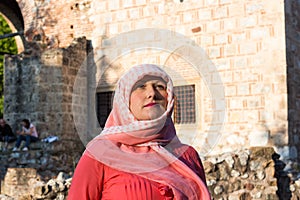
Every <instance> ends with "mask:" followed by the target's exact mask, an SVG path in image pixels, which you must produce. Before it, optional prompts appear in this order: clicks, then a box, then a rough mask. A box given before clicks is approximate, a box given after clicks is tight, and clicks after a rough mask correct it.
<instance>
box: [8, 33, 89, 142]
mask: <svg viewBox="0 0 300 200" xmlns="http://www.w3.org/2000/svg"><path fill="white" fill-rule="evenodd" d="M37 45H40V44H37ZM86 45H87V43H86V40H85V39H84V38H80V39H78V40H75V41H74V42H73V43H72V44H71V45H70V46H69V47H68V48H66V49H49V50H45V51H40V50H37V51H35V50H34V52H37V53H36V56H32V54H33V52H30V55H27V52H24V53H22V54H20V55H18V56H11V57H7V59H6V60H5V66H6V67H5V74H6V76H5V89H4V96H5V100H4V105H5V108H4V111H5V118H6V119H7V121H8V123H9V124H11V125H13V129H14V131H16V129H20V128H21V127H18V126H17V125H18V124H19V122H20V120H22V119H23V118H29V119H30V120H31V121H32V123H34V124H35V125H36V127H37V130H38V132H39V133H40V137H41V138H44V137H47V136H49V135H56V136H59V137H60V139H62V140H66V141H69V142H70V143H78V142H79V137H78V135H77V132H76V127H75V124H74V122H73V111H72V95H73V85H74V82H75V79H76V75H77V71H78V70H79V68H80V67H81V66H82V64H83V63H84V62H86V60H85V58H86V54H87V52H86V49H87V46H86ZM31 50H32V49H31ZM34 54H35V53H34ZM82 84H83V85H85V84H84V82H82ZM85 96H86V95H85ZM83 115H85V113H83ZM84 118H85V117H82V119H84ZM82 123H85V121H83V122H82ZM71 146H72V144H71Z"/></svg>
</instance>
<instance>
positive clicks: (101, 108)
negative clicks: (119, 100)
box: [96, 91, 113, 128]
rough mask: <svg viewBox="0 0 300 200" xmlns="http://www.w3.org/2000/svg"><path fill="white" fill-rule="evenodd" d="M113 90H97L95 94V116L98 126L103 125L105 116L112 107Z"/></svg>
mask: <svg viewBox="0 0 300 200" xmlns="http://www.w3.org/2000/svg"><path fill="white" fill-rule="evenodd" d="M112 96H113V92H111V91H110V92H99V93H97V94H96V101H97V104H96V105H97V112H96V113H97V118H98V122H99V124H100V127H102V128H103V127H104V125H105V122H106V120H107V117H108V115H109V113H110V111H111V109H112Z"/></svg>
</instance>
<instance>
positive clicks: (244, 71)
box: [6, 0, 299, 160]
mask: <svg viewBox="0 0 300 200" xmlns="http://www.w3.org/2000/svg"><path fill="white" fill-rule="evenodd" d="M295 2H296V1H295ZM17 3H18V5H19V7H20V10H21V13H22V14H23V18H24V27H25V33H26V34H25V36H26V39H27V40H28V41H32V40H34V39H35V38H38V39H39V40H40V41H41V42H42V43H43V48H45V49H52V48H57V47H60V48H66V47H68V46H69V45H70V44H71V43H72V41H73V39H74V38H78V37H82V36H85V37H86V38H87V39H88V40H90V41H91V46H93V48H94V52H93V53H94V56H93V57H94V58H95V60H94V61H96V60H97V59H98V58H101V57H102V56H107V54H106V52H109V51H113V50H114V49H115V50H116V51H115V55H114V56H112V57H106V62H108V63H109V64H112V62H114V60H113V59H110V58H116V57H118V56H120V57H119V58H120V59H119V62H118V63H113V64H114V65H110V66H109V67H111V66H113V67H115V68H113V69H112V71H113V72H115V69H126V68H128V67H129V66H131V65H132V64H137V63H144V62H149V63H155V64H165V63H169V64H170V66H172V67H174V69H173V68H171V69H172V70H173V71H175V72H177V71H179V72H181V73H182V74H180V75H181V76H184V75H194V74H195V72H194V71H193V70H190V69H193V68H191V67H185V66H189V64H190V63H188V62H187V61H186V60H184V59H183V60H181V61H182V62H177V63H176V62H175V61H176V59H177V57H176V56H174V54H176V52H175V50H174V49H172V51H171V52H168V51H164V50H165V49H160V51H159V50H153V49H152V50H151V49H150V50H149V49H147V51H145V52H144V54H139V51H135V50H136V49H134V45H133V46H132V47H133V48H128V43H135V45H136V47H139V45H144V44H145V41H147V42H149V43H150V44H156V43H157V42H158V43H159V42H162V41H165V40H166V38H165V37H160V36H159V35H151V34H150V35H147V34H146V35H145V36H144V37H132V38H129V40H115V41H114V43H112V42H111V41H112V38H116V37H117V36H119V35H122V34H124V33H127V32H135V31H138V30H143V29H145V28H147V29H148V28H151V29H156V30H169V31H173V32H175V33H178V34H181V35H183V36H185V37H187V38H189V39H190V40H192V41H193V43H192V45H193V46H194V47H195V46H197V47H200V48H201V49H202V50H203V51H204V52H205V55H206V57H207V60H208V61H210V62H211V63H213V66H214V68H215V69H216V70H217V74H218V76H215V74H213V73H211V74H207V76H208V77H209V78H210V80H211V82H212V83H214V81H215V80H216V77H220V79H221V80H222V83H223V86H224V91H223V94H224V95H225V98H223V102H225V103H226V104H224V103H220V104H219V103H218V102H215V101H214V100H212V99H211V97H210V95H209V94H210V93H209V92H212V91H208V92H207V85H205V84H203V82H204V83H205V81H203V80H204V78H203V77H202V76H199V77H198V79H194V78H193V77H189V78H188V79H186V82H188V83H190V82H192V83H196V84H198V87H197V91H199V92H198V94H197V95H198V99H197V100H199V101H197V102H198V103H199V105H197V109H198V110H197V111H198V112H197V113H198V116H197V117H198V121H197V122H199V123H198V124H196V125H191V126H189V125H187V126H184V125H182V126H181V127H183V126H184V127H183V128H182V130H181V131H182V132H181V133H180V132H179V134H181V135H183V137H182V139H183V140H187V141H189V143H191V142H190V141H191V140H192V141H193V144H192V145H193V146H194V147H195V148H196V149H197V150H199V151H200V152H201V154H202V155H207V154H209V153H210V154H218V153H220V152H227V151H232V150H233V149H235V148H236V147H237V148H239V147H250V146H258V145H260V146H274V147H276V150H278V152H280V154H281V155H283V157H284V158H286V159H292V160H295V159H296V158H298V157H299V155H298V153H297V151H296V150H295V145H293V142H292V141H294V140H295V141H297V140H296V139H297V131H293V130H294V129H292V127H295V126H296V125H292V127H289V125H288V94H287V93H288V90H287V81H288V80H290V79H288V78H287V73H286V72H287V67H286V47H287V46H286V42H285V41H286V35H285V34H286V30H285V23H286V22H285V16H287V17H288V16H289V15H288V14H286V13H290V12H289V10H288V9H287V10H286V11H285V6H286V5H290V3H289V2H287V3H286V2H283V1H276V2H274V1H272V0H266V1H262V0H254V1H234V0H191V1H183V2H180V1H178V0H164V1H159V0H136V1H133V0H128V1H122V0H113V1H111V0H101V1H98V0H87V1H80V2H79V1H76V0H70V1H68V2H60V1H51V0H50V1H38V0H32V1H27V0H17ZM295 5H296V4H295ZM287 8H289V7H287ZM291 8H292V7H291ZM292 21H293V20H292ZM294 45H295V43H294ZM27 47H28V46H26V48H27ZM290 49H291V50H292V49H293V48H290ZM181 50H183V52H185V51H184V49H181ZM54 51H56V50H54ZM57 51H58V52H60V50H57ZM49 52H50V51H49ZM132 52H133V53H132ZM85 53H86V52H85ZM85 53H84V54H85ZM177 53H178V52H177ZM288 53H290V51H288ZM76 55H78V56H79V54H76ZM180 55H181V54H180V51H179V57H180ZM51 56H53V55H51ZM51 56H50V57H51ZM177 56H178V55H177ZM63 57H64V59H65V58H66V57H65V55H63ZM67 57H69V56H67ZM70 58H72V56H70ZM73 58H75V63H77V64H78V65H80V63H81V62H80V61H79V62H77V61H76V58H77V56H74V57H73ZM78 58H80V56H79V57H78ZM170 59H171V61H173V62H169V61H170ZM25 60H26V59H25ZM69 60H72V59H69ZM177 60H178V59H177ZM30 62H32V65H36V64H37V63H38V62H40V61H39V60H37V61H30ZM59 62H60V61H59ZM75 63H74V64H75ZM294 63H296V62H294ZM41 64H42V63H41ZM173 64H174V65H173ZM12 65H15V64H12ZM77 67H78V66H77ZM37 68H40V69H41V70H42V66H39V67H37ZM45 70H46V69H45ZM56 70H57V69H56ZM75 71H76V70H75ZM94 72H95V74H97V70H95V69H92V70H91V69H89V70H87V71H86V74H88V73H94ZM121 72H122V71H117V72H116V73H110V74H109V77H108V78H114V76H115V75H116V74H120V73H121ZM72 73H74V71H72ZM83 74H84V72H83ZM292 74H297V73H293V72H292ZM11 75H13V74H12V73H8V74H7V76H11ZM97 75H98V74H97ZM198 75H199V74H198ZM83 79H84V78H83ZM63 80H64V81H66V80H68V79H65V78H64V79H63ZM86 81H87V85H88V86H87V88H89V89H91V90H94V85H93V83H94V81H95V80H91V81H90V79H88V80H86ZM71 82H72V81H71ZM63 84H66V83H63ZM68 84H70V82H69V83H68ZM175 84H176V85H180V84H182V82H180V81H176V82H175ZM294 84H295V85H298V82H294ZM55 87H60V86H55ZM111 87H112V86H111ZM290 88H291V87H290ZM61 89H62V88H59V90H61ZM64 89H65V88H64ZM64 89H63V91H64V92H65V90H64ZM89 91H90V90H88V91H87V92H89ZM291 91H293V90H291ZM89 94H91V93H89ZM218 94H219V93H218V92H217V94H216V95H218ZM65 97H66V96H65ZM289 97H291V96H289ZM9 98H10V97H9ZM28 98H29V97H28ZM34 98H35V97H34ZM68 98H69V97H66V99H68ZM86 98H87V99H83V100H82V101H84V102H85V103H87V105H89V107H87V108H86V109H85V110H83V111H86V112H84V113H88V114H89V115H88V118H80V117H78V120H77V117H76V120H77V122H84V120H87V119H92V120H94V117H93V116H92V113H91V112H92V109H93V107H94V106H95V104H94V102H93V100H92V99H88V98H90V95H86ZM295 98H297V97H295ZM69 100H70V99H69ZM6 102H7V101H6ZM7 103H9V102H7ZM289 103H292V101H289ZM56 109H57V108H56ZM82 109H84V108H82ZM212 110H213V111H217V112H218V113H217V115H216V116H212ZM290 111H292V110H290ZM289 113H290V112H289ZM7 114H8V115H13V113H7ZM16 114H17V115H18V112H17V113H16ZM21 114H22V113H21ZM24 114H26V113H24ZM10 118H11V117H10ZM50 118H51V117H50ZM70 118H71V117H70V115H69V114H64V115H63V116H58V119H64V120H70ZM212 118H213V120H214V121H213V122H212ZM51 119H52V118H51ZM33 120H37V119H33ZM14 121H15V120H12V122H14ZM215 122H217V123H219V124H217V125H216V126H215V124H213V123H215ZM221 122H222V123H223V122H224V124H222V125H224V126H223V127H222V129H220V128H219V127H220V124H221ZM62 123H64V122H62ZM89 123H91V124H89ZM82 124H83V125H82V126H80V127H78V128H79V129H81V130H85V127H87V126H88V127H92V128H90V129H93V130H94V129H96V128H97V127H96V126H97V123H95V121H93V122H92V121H91V120H87V123H82ZM295 124H296V123H295ZM67 127H72V126H67ZM288 128H290V129H288ZM184 130H187V131H186V132H184ZM195 130H196V131H197V133H198V134H197V136H195V137H193V135H192V134H193V133H194V132H193V131H195ZM220 130H221V131H220ZM68 131H70V130H68ZM92 132H94V131H92ZM67 134H69V133H67ZM204 134H206V137H203V135H204ZM191 138H192V139H191ZM290 143H291V144H290Z"/></svg>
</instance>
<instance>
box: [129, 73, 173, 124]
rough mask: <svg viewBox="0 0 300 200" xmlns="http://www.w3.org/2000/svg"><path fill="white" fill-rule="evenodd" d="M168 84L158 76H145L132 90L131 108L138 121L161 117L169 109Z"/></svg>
mask: <svg viewBox="0 0 300 200" xmlns="http://www.w3.org/2000/svg"><path fill="white" fill-rule="evenodd" d="M166 89H167V84H166V82H165V81H164V80H163V79H162V78H160V77H156V76H145V77H144V78H142V79H141V80H139V81H138V82H136V83H135V84H134V86H133V88H132V91H131V95H130V101H129V108H130V111H131V113H132V114H133V115H134V117H135V118H136V119H137V120H150V119H156V118H158V117H160V116H161V115H162V114H163V113H164V112H165V111H166V108H167V103H168V101H167V97H168V93H167V90H166Z"/></svg>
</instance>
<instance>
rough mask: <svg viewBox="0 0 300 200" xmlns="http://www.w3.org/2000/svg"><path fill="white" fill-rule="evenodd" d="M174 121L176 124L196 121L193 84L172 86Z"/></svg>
mask: <svg viewBox="0 0 300 200" xmlns="http://www.w3.org/2000/svg"><path fill="white" fill-rule="evenodd" d="M174 94H175V104H174V122H175V123H176V124H191V123H196V104H195V85H184V86H177V87H174Z"/></svg>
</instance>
